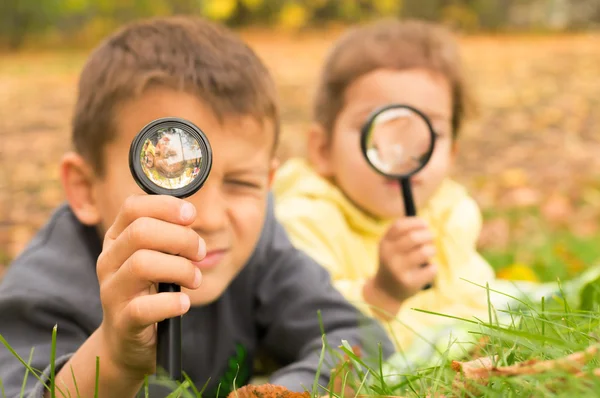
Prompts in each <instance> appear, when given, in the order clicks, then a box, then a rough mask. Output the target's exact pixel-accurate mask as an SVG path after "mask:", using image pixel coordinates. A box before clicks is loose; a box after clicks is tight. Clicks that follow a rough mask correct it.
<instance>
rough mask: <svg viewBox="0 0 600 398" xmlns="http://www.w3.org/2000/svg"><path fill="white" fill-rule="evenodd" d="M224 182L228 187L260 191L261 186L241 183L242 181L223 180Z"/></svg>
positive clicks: (250, 182)
mask: <svg viewBox="0 0 600 398" xmlns="http://www.w3.org/2000/svg"><path fill="white" fill-rule="evenodd" d="M225 182H226V183H227V184H229V185H233V186H237V187H244V188H253V189H261V188H262V185H261V184H258V183H256V182H252V181H243V180H225Z"/></svg>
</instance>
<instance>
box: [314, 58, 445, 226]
mask: <svg viewBox="0 0 600 398" xmlns="http://www.w3.org/2000/svg"><path fill="white" fill-rule="evenodd" d="M391 103H401V104H406V105H410V106H413V107H415V108H417V109H419V110H420V111H422V112H423V113H425V114H426V115H427V116H428V117H429V119H430V121H431V123H432V125H433V128H434V131H435V132H436V134H437V136H436V143H435V149H434V152H433V155H432V156H431V158H430V160H429V162H428V163H427V165H426V166H425V167H424V168H423V169H421V170H420V171H419V172H418V173H417V174H416V175H413V176H412V178H411V182H412V187H413V194H414V197H415V202H416V205H417V206H424V205H425V204H426V203H427V201H428V200H429V199H430V198H431V196H432V195H433V194H434V193H435V191H436V190H437V189H438V188H439V186H440V185H441V183H442V181H443V180H444V179H445V178H446V177H447V176H448V174H449V172H450V169H451V166H452V161H453V157H454V146H453V142H452V94H451V87H450V83H449V82H448V80H447V79H446V78H445V77H444V76H441V75H439V74H435V73H432V72H430V71H428V70H423V69H409V70H401V71H399V70H386V69H379V70H375V71H373V72H371V73H368V74H366V75H364V76H362V77H360V78H359V79H357V80H356V81H354V82H353V83H352V84H351V85H349V86H348V88H347V90H346V93H345V103H344V107H343V108H342V110H341V112H340V113H339V115H338V117H337V120H336V123H335V126H334V131H333V132H332V135H331V139H330V140H329V142H328V144H327V149H326V150H323V151H321V153H320V154H312V156H313V159H314V158H315V156H316V158H318V159H319V162H320V167H319V168H318V169H319V170H320V171H321V174H323V176H324V177H326V178H330V179H332V180H333V181H334V182H335V183H336V184H337V186H338V187H339V188H340V189H341V190H342V191H343V192H344V193H345V194H346V196H347V197H348V198H349V199H350V200H351V201H352V202H354V203H355V204H356V205H357V206H358V207H360V208H362V209H363V210H364V211H366V212H367V213H369V214H371V215H373V216H376V217H378V218H382V219H391V218H397V217H401V216H403V215H404V204H403V200H402V195H401V192H400V185H399V182H398V181H396V180H390V179H387V178H385V177H383V176H382V175H380V174H378V173H376V172H375V171H374V170H373V169H371V166H370V165H369V164H368V163H367V161H366V159H365V158H364V156H363V154H362V151H361V148H360V130H361V127H362V125H363V124H364V123H365V121H366V120H367V117H368V116H369V114H370V113H371V112H373V111H374V110H375V109H376V108H378V107H380V106H384V105H388V104H391ZM313 147H316V146H311V145H309V148H313Z"/></svg>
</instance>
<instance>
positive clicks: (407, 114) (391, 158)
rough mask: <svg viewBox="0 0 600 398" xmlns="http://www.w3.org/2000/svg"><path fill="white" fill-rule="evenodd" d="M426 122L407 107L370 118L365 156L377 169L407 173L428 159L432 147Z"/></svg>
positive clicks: (390, 110)
mask: <svg viewBox="0 0 600 398" xmlns="http://www.w3.org/2000/svg"><path fill="white" fill-rule="evenodd" d="M431 139H432V138H431V132H430V129H429V125H428V124H427V122H426V121H425V119H424V118H422V117H421V116H420V115H419V114H417V113H416V112H413V111H411V110H410V109H408V108H390V109H387V110H385V111H383V112H381V113H379V114H378V115H377V116H376V117H375V118H374V119H373V121H372V124H371V126H370V130H369V133H368V137H367V142H366V144H367V148H366V149H367V157H368V158H369V161H370V162H371V164H372V165H373V166H374V167H376V168H377V169H378V170H379V171H381V172H382V173H385V174H389V175H406V174H410V173H412V172H414V171H415V170H417V169H419V168H420V167H421V166H422V165H423V164H424V162H425V161H427V158H428V154H429V151H430V150H431Z"/></svg>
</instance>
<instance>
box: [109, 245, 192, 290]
mask: <svg viewBox="0 0 600 398" xmlns="http://www.w3.org/2000/svg"><path fill="white" fill-rule="evenodd" d="M201 281H202V274H201V273H200V270H199V269H198V268H197V267H196V266H195V265H193V264H192V262H191V261H190V260H188V259H185V258H183V257H179V256H172V255H169V254H165V253H160V252H155V251H151V250H138V251H137V252H135V253H134V254H133V255H132V256H131V257H130V258H129V259H127V261H125V263H124V264H123V266H122V267H121V268H120V269H119V270H118V272H117V273H116V274H115V275H114V277H113V278H112V279H111V280H109V281H108V282H107V284H106V289H107V290H108V291H111V292H113V294H116V292H118V294H119V296H121V297H123V298H124V299H125V300H127V299H129V298H131V297H134V296H136V295H138V294H140V292H143V291H144V290H147V289H148V287H150V286H152V285H154V284H155V283H174V284H176V285H180V286H183V287H186V288H188V289H197V288H198V287H199V286H200V282H201Z"/></svg>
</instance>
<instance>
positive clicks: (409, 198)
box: [400, 178, 433, 290]
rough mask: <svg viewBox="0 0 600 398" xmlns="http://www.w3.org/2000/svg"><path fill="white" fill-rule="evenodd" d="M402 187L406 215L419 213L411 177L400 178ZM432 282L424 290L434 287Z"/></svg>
mask: <svg viewBox="0 0 600 398" xmlns="http://www.w3.org/2000/svg"><path fill="white" fill-rule="evenodd" d="M400 188H401V190H402V198H403V199H404V213H405V214H406V217H413V216H416V215H417V209H416V207H415V199H414V197H413V194H412V187H411V185H410V179H409V178H400ZM425 267H427V263H424V264H421V268H425ZM432 286H433V285H432V284H431V283H428V284H427V285H425V286H424V287H423V290H428V289H431V288H432Z"/></svg>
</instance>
